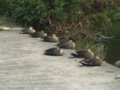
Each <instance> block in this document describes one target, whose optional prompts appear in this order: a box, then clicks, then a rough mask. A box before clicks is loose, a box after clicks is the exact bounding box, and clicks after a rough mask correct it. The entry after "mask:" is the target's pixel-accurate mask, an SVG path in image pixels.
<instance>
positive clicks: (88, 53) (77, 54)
mask: <svg viewBox="0 0 120 90" xmlns="http://www.w3.org/2000/svg"><path fill="white" fill-rule="evenodd" d="M71 55H72V56H74V57H77V58H92V57H93V56H94V53H93V52H92V51H91V50H90V49H89V48H88V49H87V50H80V51H76V52H73V53H72V54H71Z"/></svg>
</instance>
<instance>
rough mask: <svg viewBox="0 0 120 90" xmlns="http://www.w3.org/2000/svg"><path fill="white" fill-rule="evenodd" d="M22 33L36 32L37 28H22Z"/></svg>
mask: <svg viewBox="0 0 120 90" xmlns="http://www.w3.org/2000/svg"><path fill="white" fill-rule="evenodd" d="M20 33H21V34H32V33H35V29H33V27H32V26H30V27H29V28H26V29H23V30H21V31H20Z"/></svg>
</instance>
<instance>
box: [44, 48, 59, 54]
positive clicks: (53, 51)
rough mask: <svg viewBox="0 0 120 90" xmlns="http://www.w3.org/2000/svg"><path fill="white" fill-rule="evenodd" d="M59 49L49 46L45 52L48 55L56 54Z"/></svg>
mask: <svg viewBox="0 0 120 90" xmlns="http://www.w3.org/2000/svg"><path fill="white" fill-rule="evenodd" d="M58 52H59V51H58V50H57V48H50V49H48V50H46V51H45V54H48V55H55V54H57V53H58Z"/></svg>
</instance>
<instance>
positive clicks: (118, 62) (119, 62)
mask: <svg viewBox="0 0 120 90" xmlns="http://www.w3.org/2000/svg"><path fill="white" fill-rule="evenodd" d="M115 66H116V67H119V68H120V60H118V61H117V62H115Z"/></svg>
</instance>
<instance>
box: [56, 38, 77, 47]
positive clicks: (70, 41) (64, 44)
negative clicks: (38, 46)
mask: <svg viewBox="0 0 120 90" xmlns="http://www.w3.org/2000/svg"><path fill="white" fill-rule="evenodd" d="M56 46H58V47H60V48H65V49H74V48H75V43H74V42H73V41H72V40H69V41H67V42H61V43H58V44H57V45H56Z"/></svg>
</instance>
